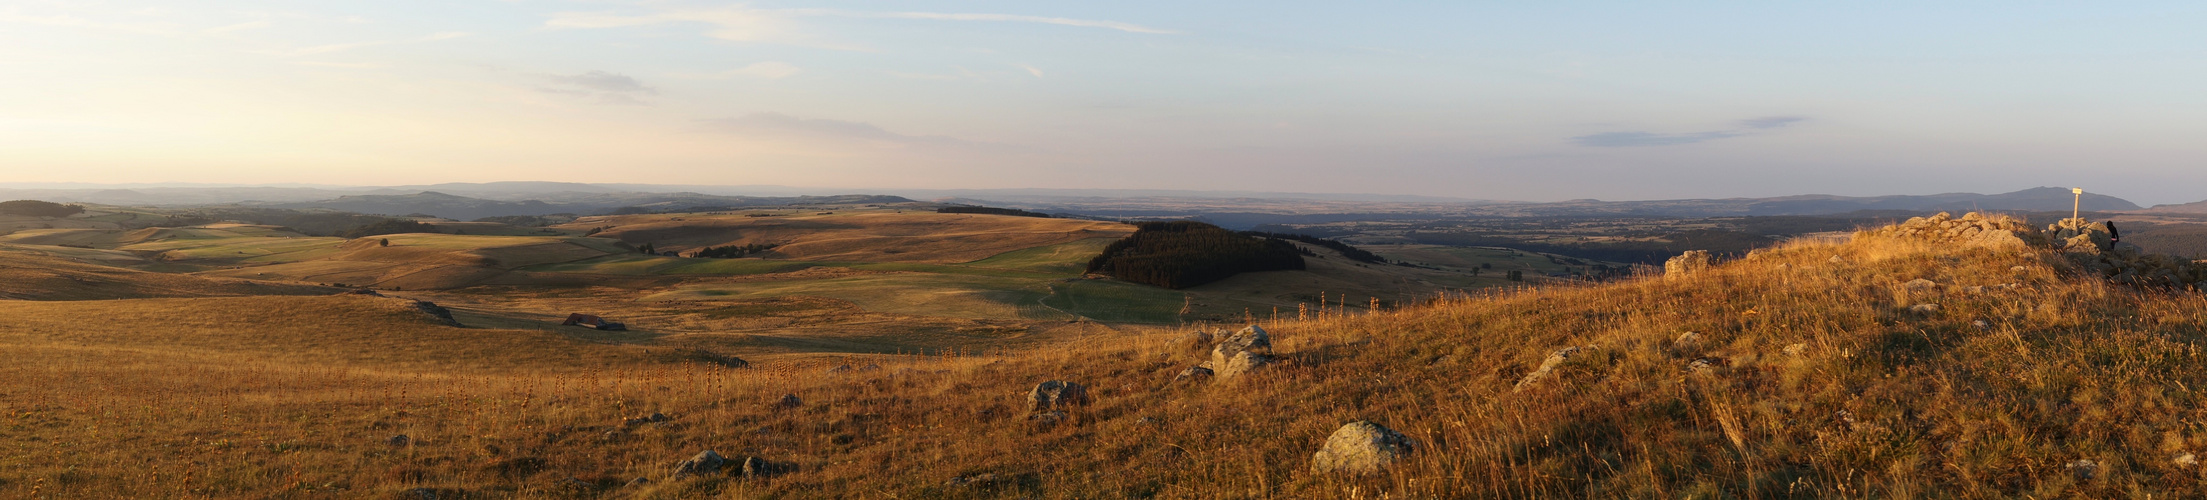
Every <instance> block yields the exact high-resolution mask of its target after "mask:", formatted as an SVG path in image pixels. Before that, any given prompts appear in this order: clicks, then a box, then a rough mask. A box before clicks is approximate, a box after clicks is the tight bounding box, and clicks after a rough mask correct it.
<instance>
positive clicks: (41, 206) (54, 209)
mask: <svg viewBox="0 0 2207 500" xmlns="http://www.w3.org/2000/svg"><path fill="white" fill-rule="evenodd" d="M81 213H84V207H80V206H76V205H63V204H60V203H54V202H50V201H40V200H14V201H0V214H8V215H26V216H31V217H68V216H71V215H76V214H81Z"/></svg>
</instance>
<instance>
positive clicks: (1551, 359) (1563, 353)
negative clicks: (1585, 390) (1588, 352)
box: [1510, 346, 1584, 392]
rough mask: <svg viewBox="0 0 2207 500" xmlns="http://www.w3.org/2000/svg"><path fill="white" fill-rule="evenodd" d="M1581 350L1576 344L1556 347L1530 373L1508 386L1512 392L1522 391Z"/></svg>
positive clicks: (1542, 378)
mask: <svg viewBox="0 0 2207 500" xmlns="http://www.w3.org/2000/svg"><path fill="white" fill-rule="evenodd" d="M1582 350H1584V349H1583V348H1580V347H1577V346H1573V347H1565V348H1562V349H1557V350H1556V352H1554V353H1550V354H1549V355H1548V359H1546V360H1542V361H1541V362H1540V368H1538V369H1535V370H1533V372H1532V373H1529V374H1526V375H1525V378H1522V379H1518V380H1517V385H1516V386H1515V387H1512V388H1510V390H1511V391H1512V392H1517V391H1523V390H1525V388H1527V387H1532V386H1533V384H1536V383H1539V382H1540V381H1541V380H1545V379H1547V378H1548V377H1549V376H1551V375H1553V374H1554V373H1555V371H1556V367H1559V366H1563V363H1564V362H1565V361H1570V360H1571V357H1572V356H1577V355H1578V354H1579V351H1582Z"/></svg>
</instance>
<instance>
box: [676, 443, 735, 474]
mask: <svg viewBox="0 0 2207 500" xmlns="http://www.w3.org/2000/svg"><path fill="white" fill-rule="evenodd" d="M726 463H728V459H726V458H721V456H720V453H716V452H714V451H713V450H705V452H703V453H699V454H697V456H694V457H690V459H689V460H683V461H682V463H679V464H675V466H674V478H675V479H681V478H685V477H690V476H705V475H712V474H718V473H720V466H721V465H723V464H726Z"/></svg>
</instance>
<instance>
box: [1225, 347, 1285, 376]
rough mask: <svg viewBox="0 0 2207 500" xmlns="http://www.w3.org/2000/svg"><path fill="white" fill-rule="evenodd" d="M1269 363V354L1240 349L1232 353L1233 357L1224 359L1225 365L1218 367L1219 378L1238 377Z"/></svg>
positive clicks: (1270, 359) (1270, 360)
mask: <svg viewBox="0 0 2207 500" xmlns="http://www.w3.org/2000/svg"><path fill="white" fill-rule="evenodd" d="M1269 364H1272V358H1271V357H1269V356H1265V355H1262V354H1257V353H1253V352H1249V351H1242V352H1240V353H1236V354H1234V357H1233V359H1228V360H1226V366H1222V367H1219V369H1218V376H1219V378H1234V377H1239V376H1241V375H1242V374H1245V373H1249V372H1250V371H1253V370H1256V369H1258V368H1262V367H1264V366H1265V365H1269Z"/></svg>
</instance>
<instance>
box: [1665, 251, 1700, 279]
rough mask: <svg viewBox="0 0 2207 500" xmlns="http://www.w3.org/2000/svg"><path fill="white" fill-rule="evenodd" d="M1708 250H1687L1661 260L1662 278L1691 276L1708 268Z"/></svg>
mask: <svg viewBox="0 0 2207 500" xmlns="http://www.w3.org/2000/svg"><path fill="white" fill-rule="evenodd" d="M1709 262H1710V258H1709V251H1708V250H1687V251H1686V253H1683V254H1679V255H1678V256H1677V257H1671V260H1667V261H1663V278H1664V279H1678V278H1684V277H1687V276H1693V275H1695V274H1698V273H1700V272H1702V271H1706V270H1708V269H1709Z"/></svg>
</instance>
